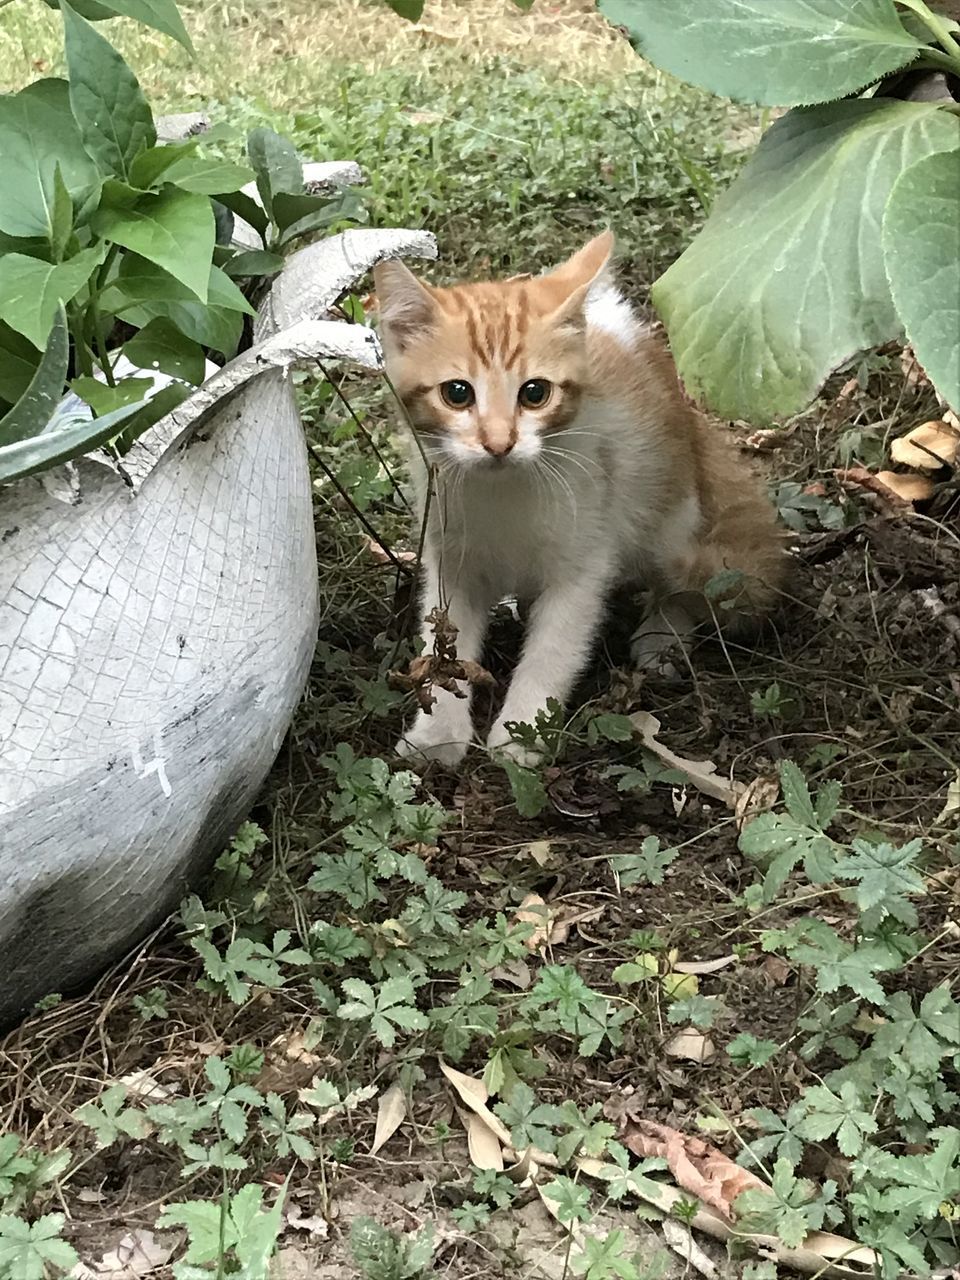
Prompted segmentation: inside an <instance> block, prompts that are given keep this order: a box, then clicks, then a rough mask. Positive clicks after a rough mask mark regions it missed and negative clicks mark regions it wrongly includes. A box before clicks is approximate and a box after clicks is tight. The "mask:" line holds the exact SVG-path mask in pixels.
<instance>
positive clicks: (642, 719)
mask: <svg viewBox="0 0 960 1280" xmlns="http://www.w3.org/2000/svg"><path fill="white" fill-rule="evenodd" d="M630 720H631V722H632V723H633V725H634V726H635V727H636V729H637V732H638V733H639V734H640V738H641V741H642V742H643V745H644V746H645V747H646V748H647V750H648V751H652V752H653V754H654V755H655V756H656V757H657V758H658V759H660V760H662V761H663V763H664V764H666V765H668V766H669V767H670V768H671V769H679V770H680V772H681V773H685V774H686V775H687V777H688V778H689V779H690V781H691V783H692V784H693V786H695V787H696V788H697V790H698V791H702V792H703V793H704V795H708V796H712V797H713V798H714V800H722V801H723V803H724V804H725V805H728V806H729V807H730V808H731V809H734V808H735V807H736V803H737V797H738V796H739V795H740V793H741V791H742V790H743V786H742V784H741V783H739V782H729V781H727V779H726V778H722V777H720V775H719V774H718V773H717V766H716V765H715V764H714V763H713V761H712V760H685V759H684V758H683V756H678V755H676V754H675V753H674V752H673V751H671V750H670V748H669V747H665V746H664V745H663V743H662V742H660V741H659V740H658V739H657V734H658V733H659V732H660V721H659V720H658V719H657V717H656V716H655V715H651V713H650V712H649V711H635V712H634V714H633V715H632V716H631V717H630Z"/></svg>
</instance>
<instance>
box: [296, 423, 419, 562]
mask: <svg viewBox="0 0 960 1280" xmlns="http://www.w3.org/2000/svg"><path fill="white" fill-rule="evenodd" d="M307 448H308V449H309V451H310V456H311V457H312V458H313V460H314V462H315V463H316V464H317V466H318V467H319V468H320V470H321V471H322V472H323V474H324V475H325V476H326V477H327V479H328V480H329V481H330V483H331V484H332V485H333V487H334V488H335V489H336V491H337V493H338V494H339V495H340V497H341V498H342V499H343V501H344V502H345V503H346V504H347V506H348V507H349V508H350V510H351V511H352V512H353V514H354V516H356V518H357V520H359V522H360V523H361V524H362V525H363V528H364V529H365V530H366V532H367V533H368V534H369V535H370V537H371V538H372V539H373V540H374V542H375V543H376V544H377V546H378V547H379V548H380V550H381V551H382V552H383V554H384V555H385V556H386V557H387V559H388V560H389V561H390V563H391V564H392V565H393V566H394V568H395V569H396V570H397V571H398V572H400V573H402V574H403V575H404V576H405V577H408V578H409V577H411V576H412V574H413V570H412V569H411V568H410V566H409V565H408V564H404V562H403V561H402V560H399V559H398V558H397V556H396V555H395V554H394V551H393V548H392V547H389V546H388V545H387V543H385V542H384V540H383V538H381V536H380V534H379V533H378V532H377V531H376V529H375V528H374V527H373V525H372V524H371V523H370V521H369V520H368V519H367V517H366V516H365V515H364V514H363V512H362V511H360V510H359V508H358V507H357V504H356V503H355V502H354V501H353V499H352V498H351V497H350V495H349V493H347V491H346V489H344V487H343V485H342V484H341V483H340V481H339V480H338V479H337V477H336V476H335V475H334V474H333V472H332V471H331V470H330V468H329V467H328V466H327V464H326V463H325V462H324V460H323V458H322V457H321V456H320V453H319V452H318V450H317V449H315V448H314V446H313V445H312V444H310V442H309V441H307Z"/></svg>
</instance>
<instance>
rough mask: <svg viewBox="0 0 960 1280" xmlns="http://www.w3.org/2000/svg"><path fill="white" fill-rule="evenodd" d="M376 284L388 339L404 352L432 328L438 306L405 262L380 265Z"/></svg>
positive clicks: (377, 267)
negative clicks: (416, 338)
mask: <svg viewBox="0 0 960 1280" xmlns="http://www.w3.org/2000/svg"><path fill="white" fill-rule="evenodd" d="M373 283H374V290H375V292H376V295H377V309H378V311H379V314H380V323H381V326H382V327H383V330H384V332H385V336H386V337H387V338H388V340H389V341H391V342H393V343H395V344H396V346H397V347H399V348H400V349H401V350H403V348H404V347H405V346H407V345H408V343H409V342H410V341H411V340H412V339H413V338H415V337H417V336H418V335H420V334H422V333H423V332H424V330H426V329H430V328H431V327H432V326H433V323H434V321H435V319H436V314H437V304H436V302H435V301H434V299H433V296H432V294H431V293H430V290H429V289H428V288H427V286H426V285H423V284H421V283H420V281H419V280H418V279H417V277H416V276H415V275H414V274H413V272H412V271H411V270H410V269H409V268H408V267H405V266H404V265H403V263H402V262H398V261H397V260H396V259H390V260H389V261H387V262H378V263H377V265H376V266H375V267H374V268H373Z"/></svg>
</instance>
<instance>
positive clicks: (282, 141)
mask: <svg viewBox="0 0 960 1280" xmlns="http://www.w3.org/2000/svg"><path fill="white" fill-rule="evenodd" d="M247 158H248V159H249V161H250V163H251V165H252V166H253V170H254V173H255V174H256V175H257V190H258V191H259V192H260V199H261V200H262V201H263V207H264V208H265V209H266V210H267V211H268V212H272V211H273V197H274V196H275V195H276V194H277V193H278V192H284V193H286V194H290V195H300V194H302V192H303V165H302V164H301V163H300V157H299V156H298V155H297V150H296V148H295V147H294V145H293V143H292V142H289V141H288V140H287V139H286V138H282V137H281V136H280V134H279V133H274V132H273V130H272V129H253V130H251V132H250V136H249V137H248V138H247Z"/></svg>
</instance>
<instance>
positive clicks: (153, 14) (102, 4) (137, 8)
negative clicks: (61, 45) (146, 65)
mask: <svg viewBox="0 0 960 1280" xmlns="http://www.w3.org/2000/svg"><path fill="white" fill-rule="evenodd" d="M44 3H45V4H47V5H49V6H50V8H51V9H58V8H59V7H60V5H59V0H44ZM73 7H74V9H76V11H77V13H79V14H81V15H82V16H83V17H84V18H86V19H88V21H90V22H102V21H104V20H106V19H107V18H116V17H126V18H133V20H134V21H135V22H142V23H143V25H144V26H145V27H153V28H154V30H155V31H162V32H163V34H164V35H167V36H172V37H173V39H174V40H177V41H179V43H180V44H182V45H183V47H184V48H185V49H186V50H188V52H190V53H193V45H192V44H191V42H190V37H189V36H188V35H187V29H186V27H185V26H184V25H183V19H182V18H181V17H180V11H179V10H178V9H177V4H176V0H76V2H75V3H74V6H73Z"/></svg>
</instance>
